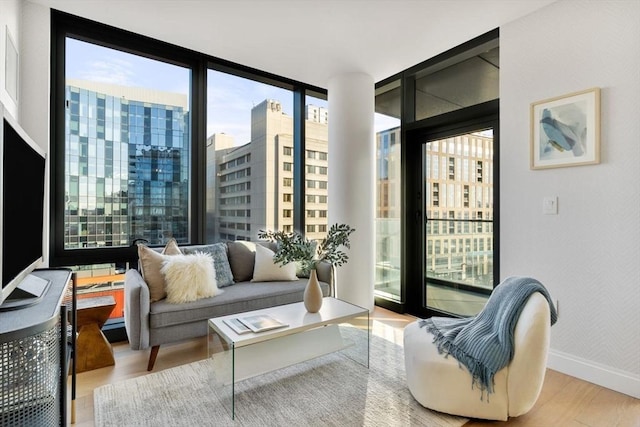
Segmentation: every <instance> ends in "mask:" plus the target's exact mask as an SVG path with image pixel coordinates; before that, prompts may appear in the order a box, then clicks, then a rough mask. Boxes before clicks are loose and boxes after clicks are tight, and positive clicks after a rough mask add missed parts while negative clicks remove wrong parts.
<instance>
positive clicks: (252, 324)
mask: <svg viewBox="0 0 640 427" xmlns="http://www.w3.org/2000/svg"><path fill="white" fill-rule="evenodd" d="M224 322H225V323H226V324H227V325H229V327H230V328H231V329H233V330H234V331H236V333H238V334H245V333H247V332H264V331H269V330H271V329H277V328H284V327H285V326H289V325H287V324H286V323H282V322H281V321H279V320H278V319H275V318H273V317H272V316H269V315H268V314H257V315H254V316H241V317H234V318H232V319H225V320H224Z"/></svg>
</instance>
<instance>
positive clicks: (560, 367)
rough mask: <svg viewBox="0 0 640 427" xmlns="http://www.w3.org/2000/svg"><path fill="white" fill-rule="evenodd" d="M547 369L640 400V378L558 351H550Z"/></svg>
mask: <svg viewBox="0 0 640 427" xmlns="http://www.w3.org/2000/svg"><path fill="white" fill-rule="evenodd" d="M547 367H548V368H549V369H553V370H554V371H558V372H562V373H563V374H567V375H571V376H572V377H576V378H580V379H581V380H584V381H588V382H590V383H593V384H597V385H599V386H602V387H605V388H608V389H611V390H614V391H617V392H620V393H624V394H627V395H629V396H631V397H635V398H636V399H640V376H638V375H633V374H631V373H629V372H625V371H621V370H619V369H615V368H611V367H609V366H605V365H601V364H598V363H595V362H592V361H590V360H586V359H582V358H580V357H576V356H574V355H571V354H567V353H563V352H561V351H557V350H549V359H548V360H547Z"/></svg>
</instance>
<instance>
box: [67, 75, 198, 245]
mask: <svg viewBox="0 0 640 427" xmlns="http://www.w3.org/2000/svg"><path fill="white" fill-rule="evenodd" d="M136 92H140V91H139V90H136V89H135V88H127V87H121V86H116V85H106V84H97V83H95V82H86V83H83V82H79V81H78V82H68V84H67V86H66V133H65V151H66V159H65V240H64V246H65V249H74V248H89V247H109V246H129V245H130V244H131V242H132V241H133V240H134V239H138V238H141V239H145V240H147V241H149V243H150V244H162V243H164V242H165V241H166V240H167V239H168V238H169V237H175V238H176V239H177V240H178V242H187V241H188V238H189V222H188V218H189V215H188V214H189V209H188V206H189V203H188V195H189V194H188V179H189V176H188V174H189V159H190V142H189V141H190V135H189V131H188V129H189V126H188V123H189V112H188V109H187V105H188V104H187V99H186V98H187V97H186V96H181V95H176V94H166V101H167V102H165V103H162V94H161V93H160V94H159V93H157V92H155V93H154V95H153V97H154V98H156V99H154V100H153V102H151V101H150V100H148V99H145V98H146V97H145V95H144V94H143V93H140V94H139V95H140V96H139V97H138V99H136Z"/></svg>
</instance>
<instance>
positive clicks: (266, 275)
mask: <svg viewBox="0 0 640 427" xmlns="http://www.w3.org/2000/svg"><path fill="white" fill-rule="evenodd" d="M274 255H275V253H274V252H273V251H272V250H271V249H269V248H265V247H264V246H262V245H256V262H255V265H254V267H253V279H252V280H251V281H252V282H273V281H285V280H296V279H298V278H297V277H296V270H297V265H296V263H295V262H290V263H288V264H285V265H282V264H280V263H278V264H276V263H275V262H273V256H274Z"/></svg>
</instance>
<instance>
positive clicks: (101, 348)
mask: <svg viewBox="0 0 640 427" xmlns="http://www.w3.org/2000/svg"><path fill="white" fill-rule="evenodd" d="M76 346H77V350H76V354H77V355H78V364H77V366H76V371H77V372H85V371H90V370H92V369H98V368H104V367H105V366H112V365H115V359H114V358H113V348H112V347H111V344H109V341H107V338H105V336H104V335H103V334H102V331H101V330H100V328H99V327H98V325H97V324H95V323H91V324H88V325H84V326H82V327H81V328H80V332H79V333H78V340H77V342H76Z"/></svg>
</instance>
